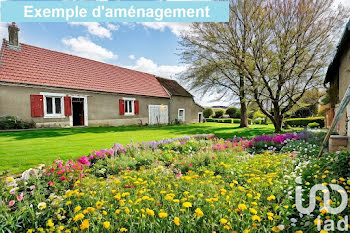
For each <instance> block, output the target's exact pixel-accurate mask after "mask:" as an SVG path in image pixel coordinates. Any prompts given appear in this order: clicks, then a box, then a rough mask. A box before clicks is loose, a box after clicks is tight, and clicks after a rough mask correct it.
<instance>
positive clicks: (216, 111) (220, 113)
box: [214, 109, 224, 118]
mask: <svg viewBox="0 0 350 233" xmlns="http://www.w3.org/2000/svg"><path fill="white" fill-rule="evenodd" d="M223 115H224V110H223V109H217V110H215V115H214V118H220V117H222V116H223Z"/></svg>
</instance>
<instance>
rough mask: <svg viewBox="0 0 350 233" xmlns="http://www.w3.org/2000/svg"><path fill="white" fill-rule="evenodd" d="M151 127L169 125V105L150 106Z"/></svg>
mask: <svg viewBox="0 0 350 233" xmlns="http://www.w3.org/2000/svg"><path fill="white" fill-rule="evenodd" d="M148 111H149V120H148V121H149V122H148V124H150V125H164V124H168V123H169V120H168V105H148Z"/></svg>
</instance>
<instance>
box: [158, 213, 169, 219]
mask: <svg viewBox="0 0 350 233" xmlns="http://www.w3.org/2000/svg"><path fill="white" fill-rule="evenodd" d="M158 216H159V217H160V218H166V217H168V214H167V213H165V212H160V213H159V214H158Z"/></svg>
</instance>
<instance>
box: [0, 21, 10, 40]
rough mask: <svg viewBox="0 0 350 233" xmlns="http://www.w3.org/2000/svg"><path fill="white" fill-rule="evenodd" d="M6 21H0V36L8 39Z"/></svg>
mask: <svg viewBox="0 0 350 233" xmlns="http://www.w3.org/2000/svg"><path fill="white" fill-rule="evenodd" d="M8 25H9V24H8V23H0V38H6V39H8V38H7V37H8V35H7V33H8V32H7V31H8V29H7V28H8Z"/></svg>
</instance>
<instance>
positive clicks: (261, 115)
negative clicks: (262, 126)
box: [253, 110, 265, 119]
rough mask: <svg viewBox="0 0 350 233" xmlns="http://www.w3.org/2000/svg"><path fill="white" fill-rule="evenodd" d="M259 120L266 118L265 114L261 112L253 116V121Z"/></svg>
mask: <svg viewBox="0 0 350 233" xmlns="http://www.w3.org/2000/svg"><path fill="white" fill-rule="evenodd" d="M257 118H265V114H263V113H262V112H261V111H260V110H259V111H257V112H255V113H254V114H253V119H257Z"/></svg>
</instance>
